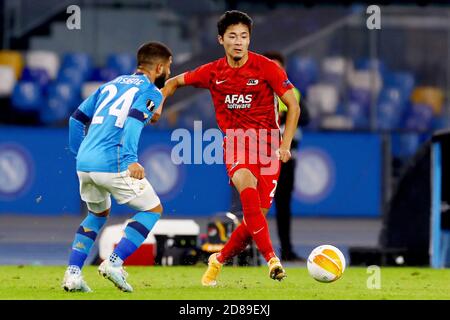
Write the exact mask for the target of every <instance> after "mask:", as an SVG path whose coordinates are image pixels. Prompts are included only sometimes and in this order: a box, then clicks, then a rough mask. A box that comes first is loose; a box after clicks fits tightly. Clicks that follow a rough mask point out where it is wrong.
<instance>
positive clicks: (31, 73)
mask: <svg viewBox="0 0 450 320" xmlns="http://www.w3.org/2000/svg"><path fill="white" fill-rule="evenodd" d="M20 80H22V81H32V82H36V83H37V84H39V85H40V86H41V87H42V89H43V90H44V91H45V89H46V87H47V86H48V84H49V83H50V76H49V75H48V73H47V71H46V70H45V69H42V68H36V69H34V68H33V69H32V68H29V67H25V68H23V71H22V76H21V78H20Z"/></svg>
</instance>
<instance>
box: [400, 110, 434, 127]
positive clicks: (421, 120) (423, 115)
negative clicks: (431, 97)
mask: <svg viewBox="0 0 450 320" xmlns="http://www.w3.org/2000/svg"><path fill="white" fill-rule="evenodd" d="M432 121H433V108H432V107H431V106H429V105H426V104H413V105H412V106H411V108H410V109H409V110H408V113H407V116H406V119H405V128H406V129H411V130H420V131H425V130H428V129H430V128H431V124H432Z"/></svg>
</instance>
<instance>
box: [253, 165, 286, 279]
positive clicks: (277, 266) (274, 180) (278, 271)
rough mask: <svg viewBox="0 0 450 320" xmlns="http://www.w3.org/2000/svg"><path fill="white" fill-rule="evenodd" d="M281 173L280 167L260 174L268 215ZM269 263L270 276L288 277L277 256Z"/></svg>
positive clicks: (259, 185)
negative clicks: (271, 171) (269, 172)
mask: <svg viewBox="0 0 450 320" xmlns="http://www.w3.org/2000/svg"><path fill="white" fill-rule="evenodd" d="M279 173H280V171H279V167H278V170H276V171H275V172H273V173H271V174H261V175H260V176H259V179H258V192H259V197H260V200H261V208H262V209H261V210H262V211H263V214H264V215H267V212H269V209H270V207H271V205H272V202H273V199H274V197H275V192H276V189H277V186H278V177H279ZM267 265H268V266H269V277H270V278H272V279H274V280H278V281H281V280H283V279H284V278H285V277H286V272H285V270H284V268H283V266H282V265H281V262H280V259H278V257H277V256H273V257H272V258H271V259H270V260H269V261H267Z"/></svg>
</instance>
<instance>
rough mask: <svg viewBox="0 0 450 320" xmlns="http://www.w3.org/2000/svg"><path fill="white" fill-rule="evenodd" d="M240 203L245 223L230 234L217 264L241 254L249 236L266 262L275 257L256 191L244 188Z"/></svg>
mask: <svg viewBox="0 0 450 320" xmlns="http://www.w3.org/2000/svg"><path fill="white" fill-rule="evenodd" d="M241 203H242V209H243V211H244V220H245V223H242V224H241V225H240V226H239V227H238V228H236V230H234V232H233V233H232V235H231V237H230V239H229V240H228V242H227V244H226V245H225V247H224V248H223V249H222V250H221V252H220V254H219V255H218V257H217V258H218V260H219V262H222V263H223V262H224V261H226V260H228V259H230V258H231V257H233V256H234V255H236V254H238V253H240V252H242V251H243V250H244V249H245V248H246V247H247V245H248V243H249V242H250V236H251V237H252V238H253V240H255V243H256V246H257V247H258V249H259V251H260V252H261V254H262V255H263V257H264V259H265V260H266V261H269V260H270V259H271V258H273V257H275V253H274V251H273V247H272V242H271V240H270V234H269V226H268V224H267V221H266V218H265V217H264V215H263V214H262V212H261V205H260V199H259V194H258V191H257V190H256V189H254V188H246V189H244V190H243V191H242V192H241Z"/></svg>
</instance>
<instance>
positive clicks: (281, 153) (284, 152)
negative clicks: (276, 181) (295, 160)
mask: <svg viewBox="0 0 450 320" xmlns="http://www.w3.org/2000/svg"><path fill="white" fill-rule="evenodd" d="M277 157H278V159H280V160H281V161H283V162H288V161H289V159H290V158H291V151H290V150H289V149H287V148H283V147H281V148H280V149H278V150H277Z"/></svg>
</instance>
